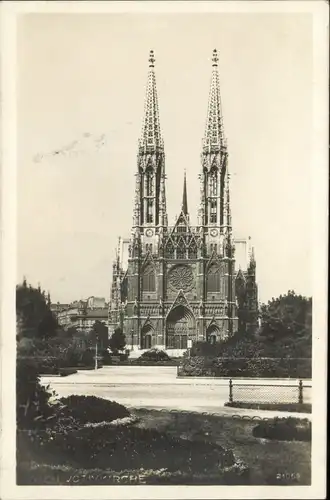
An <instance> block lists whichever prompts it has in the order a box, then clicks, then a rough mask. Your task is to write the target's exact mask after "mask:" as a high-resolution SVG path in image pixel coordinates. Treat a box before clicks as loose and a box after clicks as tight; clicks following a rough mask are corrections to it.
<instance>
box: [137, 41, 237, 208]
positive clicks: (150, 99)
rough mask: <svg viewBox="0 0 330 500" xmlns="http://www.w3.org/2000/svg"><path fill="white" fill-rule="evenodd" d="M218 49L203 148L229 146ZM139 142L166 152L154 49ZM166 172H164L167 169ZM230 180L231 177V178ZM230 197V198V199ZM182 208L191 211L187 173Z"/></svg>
mask: <svg viewBox="0 0 330 500" xmlns="http://www.w3.org/2000/svg"><path fill="white" fill-rule="evenodd" d="M218 61H219V58H218V52H217V50H216V49H214V50H213V53H212V77H211V88H210V94H209V102H208V110H207V119H206V126H205V134H204V139H203V146H204V148H203V149H204V151H205V150H207V151H209V152H218V151H220V149H222V148H225V147H226V139H225V136H224V130H223V119H222V109H221V97H220V81H219V72H218ZM139 146H140V148H142V149H143V150H144V151H145V152H150V153H157V152H163V150H164V142H163V138H162V135H161V129H160V120H159V108H158V97H157V88H156V75H155V54H154V51H153V50H150V53H149V72H148V82H147V89H146V98H145V112H144V119H143V124H142V133H141V138H140V140H139ZM164 176H165V172H164ZM228 180H229V179H228ZM228 201H229V200H228ZM181 208H182V211H183V212H184V214H185V215H187V214H188V202H187V180H186V172H185V173H184V182H183V197H182V207H181Z"/></svg>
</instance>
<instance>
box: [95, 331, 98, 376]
mask: <svg viewBox="0 0 330 500" xmlns="http://www.w3.org/2000/svg"><path fill="white" fill-rule="evenodd" d="M97 341H98V336H97V335H96V338H95V370H97Z"/></svg>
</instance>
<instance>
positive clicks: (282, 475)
mask: <svg viewBox="0 0 330 500" xmlns="http://www.w3.org/2000/svg"><path fill="white" fill-rule="evenodd" d="M276 479H278V480H279V481H283V480H288V479H291V481H299V479H300V474H299V472H278V473H277V474H276Z"/></svg>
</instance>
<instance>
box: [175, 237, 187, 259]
mask: <svg viewBox="0 0 330 500" xmlns="http://www.w3.org/2000/svg"><path fill="white" fill-rule="evenodd" d="M176 258H177V259H185V258H186V245H185V242H184V241H183V239H180V241H179V243H178V246H177V248H176Z"/></svg>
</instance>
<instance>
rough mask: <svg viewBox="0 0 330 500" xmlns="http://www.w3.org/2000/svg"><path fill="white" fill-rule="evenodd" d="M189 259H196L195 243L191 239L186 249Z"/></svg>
mask: <svg viewBox="0 0 330 500" xmlns="http://www.w3.org/2000/svg"><path fill="white" fill-rule="evenodd" d="M188 256H189V259H197V245H196V243H195V242H194V241H193V242H192V243H191V245H190V247H189V250H188Z"/></svg>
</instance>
